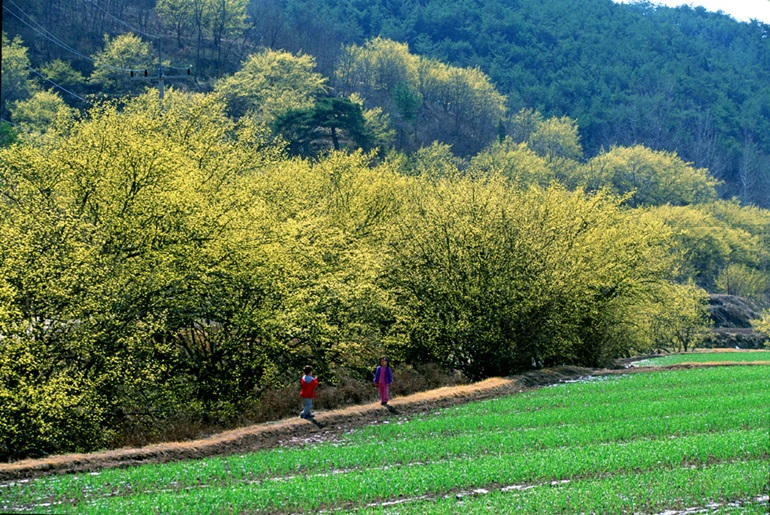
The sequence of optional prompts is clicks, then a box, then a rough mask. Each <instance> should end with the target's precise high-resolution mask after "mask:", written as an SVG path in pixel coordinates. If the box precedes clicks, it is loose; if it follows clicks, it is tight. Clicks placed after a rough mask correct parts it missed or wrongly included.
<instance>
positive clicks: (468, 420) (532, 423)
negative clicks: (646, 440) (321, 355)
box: [341, 386, 770, 443]
mask: <svg viewBox="0 0 770 515" xmlns="http://www.w3.org/2000/svg"><path fill="white" fill-rule="evenodd" d="M640 397H641V396H640ZM569 398H570V401H571V406H568V407H559V408H553V409H542V410H537V411H534V412H529V411H512V412H509V413H504V412H499V411H498V412H497V413H488V412H484V411H481V412H477V413H475V414H468V413H463V411H462V410H454V409H449V410H445V411H444V412H442V415H443V416H441V417H435V416H432V417H420V418H418V419H416V420H413V421H410V422H409V423H408V424H398V423H396V424H381V425H377V426H372V427H369V428H366V429H365V430H362V431H360V432H355V433H353V434H351V435H346V436H345V437H343V438H342V439H341V442H343V443H353V442H355V443H360V442H363V441H366V440H367V439H374V440H381V439H387V438H396V437H407V436H408V437H410V438H420V437H429V438H433V437H435V436H436V435H437V434H439V433H441V434H444V435H445V436H446V435H448V434H457V433H460V432H469V433H475V432H476V431H479V430H482V429H483V430H495V429H497V430H506V429H510V428H512V427H514V428H519V429H521V428H533V429H540V428H544V427H548V426H556V427H558V426H563V425H567V424H578V425H586V424H596V423H601V422H612V421H614V420H618V421H622V420H626V419H628V418H634V419H643V418H653V417H658V418H663V417H667V416H675V415H682V414H692V415H698V414H703V413H718V412H730V411H735V410H742V409H744V408H749V409H750V408H755V409H759V410H761V409H762V408H763V407H765V406H767V405H768V404H770V388H768V387H767V386H765V388H764V389H763V390H760V391H756V392H744V391H740V392H738V393H736V392H730V391H725V390H724V389H722V391H721V392H720V395H713V396H710V397H709V396H704V397H698V398H692V399H681V398H678V397H671V396H669V397H663V398H661V397H660V396H658V397H656V398H655V400H654V401H653V400H648V401H647V402H644V400H643V399H642V400H637V399H635V398H633V397H628V398H626V399H625V400H623V401H618V402H617V403H615V404H600V405H597V404H596V403H594V402H592V401H593V400H594V399H593V398H592V397H590V396H581V395H575V394H570V396H569Z"/></svg>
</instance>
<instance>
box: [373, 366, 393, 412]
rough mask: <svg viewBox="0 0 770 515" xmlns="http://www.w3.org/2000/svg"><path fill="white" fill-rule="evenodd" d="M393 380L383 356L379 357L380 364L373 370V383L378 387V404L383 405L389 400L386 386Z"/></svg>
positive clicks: (391, 372)
mask: <svg viewBox="0 0 770 515" xmlns="http://www.w3.org/2000/svg"><path fill="white" fill-rule="evenodd" d="M392 382H393V371H392V370H391V369H390V362H389V361H388V358H386V357H385V356H383V357H381V358H380V366H378V367H377V369H376V370H375V371H374V384H375V385H376V386H377V387H378V388H379V389H380V404H382V405H383V406H385V405H386V404H388V401H389V400H390V396H389V392H388V387H389V386H390V383H392Z"/></svg>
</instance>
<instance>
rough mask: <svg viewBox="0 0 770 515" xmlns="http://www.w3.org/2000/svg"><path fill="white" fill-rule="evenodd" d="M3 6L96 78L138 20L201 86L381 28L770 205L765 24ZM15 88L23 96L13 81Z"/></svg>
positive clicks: (281, 8) (635, 9) (350, 9)
mask: <svg viewBox="0 0 770 515" xmlns="http://www.w3.org/2000/svg"><path fill="white" fill-rule="evenodd" d="M193 6H197V7H196V8H195V9H193V8H192V7H193ZM3 10H4V12H3V14H4V16H3V31H4V32H5V33H6V34H7V35H8V36H9V38H11V39H12V38H13V37H14V36H16V35H20V36H21V37H22V39H23V40H24V42H25V44H27V45H28V46H29V56H30V60H31V66H32V68H34V69H35V70H36V71H40V70H41V69H43V68H44V65H46V64H50V63H51V62H53V61H54V60H55V59H56V58H61V59H62V60H64V61H65V62H67V63H71V64H72V66H73V67H74V68H75V70H76V71H77V72H79V73H80V74H82V76H81V77H80V78H81V79H82V78H83V77H88V76H89V75H90V74H91V73H92V71H93V65H94V62H93V61H89V60H88V58H87V56H92V55H94V54H95V53H96V52H98V51H100V50H101V49H102V47H103V45H104V43H105V40H104V37H105V35H108V36H109V37H111V38H114V37H115V36H116V35H117V34H121V33H126V32H133V33H135V34H137V35H139V36H140V37H141V38H142V39H143V40H144V41H146V42H149V43H152V44H153V46H154V47H162V52H163V56H164V58H165V59H167V60H169V62H171V63H182V66H183V67H185V66H187V63H193V75H194V76H195V78H196V83H195V86H194V87H197V88H199V89H201V90H208V89H210V88H211V87H212V86H213V84H214V83H215V81H216V80H217V79H219V78H221V77H224V76H227V75H231V74H233V73H234V72H235V71H236V70H238V69H239V68H240V66H241V64H242V62H243V61H244V60H245V59H246V58H247V57H248V56H249V55H250V54H252V53H254V52H256V51H258V50H259V49H260V48H263V47H271V48H274V49H285V50H289V51H291V52H294V53H297V52H303V53H306V54H310V55H312V56H314V58H315V59H316V62H317V63H318V68H319V71H320V72H321V73H322V74H323V75H325V76H327V77H333V74H334V70H335V68H336V66H337V62H338V57H339V55H340V52H341V49H342V48H343V45H349V44H352V43H355V44H359V45H360V44H363V43H364V42H365V41H367V40H370V39H371V38H373V37H376V36H381V37H383V38H387V39H390V40H394V41H397V42H402V43H407V44H408V45H409V50H410V51H411V52H413V53H415V54H418V55H422V56H426V57H430V58H433V59H436V60H439V61H443V62H446V63H448V64H452V65H456V66H463V67H465V66H472V67H478V68H480V69H481V70H482V71H483V72H485V73H486V74H487V75H488V76H489V77H491V79H492V80H493V82H494V83H495V86H496V87H497V90H498V91H500V92H501V93H502V94H504V95H506V97H507V102H508V106H507V107H508V112H509V113H510V114H515V113H517V112H518V111H519V110H520V109H521V108H525V107H526V108H532V109H536V110H538V111H540V112H541V113H542V114H543V115H545V116H546V117H551V116H563V115H566V116H569V117H571V118H573V119H576V120H577V124H578V126H579V129H580V135H581V143H582V146H583V149H584V151H585V157H587V158H588V157H591V156H593V155H595V154H597V153H598V152H599V151H600V150H601V149H602V148H609V147H611V146H613V145H621V146H629V145H632V144H636V143H639V144H643V145H645V146H647V147H650V148H652V149H655V150H667V151H676V152H677V153H678V155H679V156H681V157H682V158H683V159H684V160H686V161H689V162H692V163H694V164H695V166H696V167H704V168H708V169H709V170H710V171H711V173H712V174H713V175H714V176H715V177H717V178H719V179H721V180H723V181H725V184H724V185H723V187H722V194H723V196H725V197H732V196H737V197H738V198H740V199H741V200H742V201H743V202H748V203H755V204H758V205H761V206H765V207H767V206H769V205H770V39H768V33H769V32H770V27H769V26H768V25H766V24H763V23H758V22H752V23H739V22H737V21H735V20H733V19H732V18H730V17H728V16H726V15H722V14H716V13H711V12H707V11H705V10H704V9H703V8H695V9H693V8H689V7H686V6H685V7H678V8H668V7H656V6H654V5H652V4H650V3H638V4H631V5H628V4H615V3H614V2H613V1H612V0H581V1H579V2H575V1H574V0H368V1H363V0H227V1H221V2H214V1H212V0H199V1H196V2H190V1H187V0H157V1H146V0H106V1H96V0H80V1H78V2H63V1H60V0H54V1H41V0H19V1H18V2H8V3H4V5H3ZM65 46H66V48H65ZM68 49H69V50H68ZM159 51H160V49H159V48H154V49H153V52H154V54H155V55H157V53H158V52H159ZM84 57H86V58H84ZM153 59H154V58H153ZM144 66H149V67H150V68H151V70H152V69H154V68H153V67H154V66H155V63H153V62H152V60H149V62H148V64H144ZM51 69H52V66H50V65H49V66H48V68H47V70H49V71H50V70H51ZM54 71H56V70H54ZM175 72H176V73H178V70H175ZM44 75H45V76H46V77H49V78H50V77H51V76H52V74H51V73H45V74H44ZM65 75H66V77H65ZM53 76H54V77H56V78H55V79H54V81H55V82H57V83H59V84H61V83H62V82H61V81H62V80H64V79H65V78H67V79H70V80H68V81H65V85H66V86H67V88H68V89H69V91H70V92H73V93H75V94H78V95H81V96H82V95H84V93H87V92H89V88H90V92H94V89H95V88H97V87H98V88H100V89H99V91H100V92H104V91H105V88H104V86H105V84H98V81H96V82H95V81H93V77H91V78H90V80H89V79H86V80H81V81H80V82H79V83H78V81H77V80H75V79H73V76H72V74H69V75H67V74H63V72H61V69H59V74H58V75H57V74H56V73H54V74H53ZM34 78H35V79H38V77H34ZM97 84H98V86H97ZM47 86H50V85H48V84H47ZM3 88H4V99H11V98H12V97H13V93H12V92H10V93H9V92H8V91H6V84H5V81H4V85H3ZM63 95H64V96H65V97H66V99H67V101H68V102H76V100H75V99H73V98H72V97H71V96H68V95H65V94H63ZM3 113H4V117H5V116H7V111H6V108H5V107H4V108H3ZM456 151H457V149H456Z"/></svg>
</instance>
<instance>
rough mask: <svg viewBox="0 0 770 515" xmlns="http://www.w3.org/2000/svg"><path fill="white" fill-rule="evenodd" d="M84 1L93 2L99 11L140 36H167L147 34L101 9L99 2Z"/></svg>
mask: <svg viewBox="0 0 770 515" xmlns="http://www.w3.org/2000/svg"><path fill="white" fill-rule="evenodd" d="M86 2H88V3H90V4H93V5H94V6H96V8H97V9H99V10H100V11H102V12H103V13H104V14H106V15H107V16H109V17H110V18H112V19H113V20H115V21H117V22H118V23H120V24H121V25H124V26H126V27H128V28H129V29H131V31H132V32H136V33H138V34H141V35H142V36H147V37H148V38H153V39H160V38H162V37H167V36H159V35H157V34H148V33H146V32H144V31H143V30H142V29H139V28H136V27H134V26H133V25H131V24H130V23H128V22H125V21H123V20H121V19H120V18H118V17H117V16H115V15H113V14H112V13H111V12H109V11H107V10H105V9H103V8H102V6H100V5H99V4H97V3H96V2H94V0H83V3H86Z"/></svg>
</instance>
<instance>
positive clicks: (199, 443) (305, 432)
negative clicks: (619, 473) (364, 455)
mask: <svg viewBox="0 0 770 515" xmlns="http://www.w3.org/2000/svg"><path fill="white" fill-rule="evenodd" d="M714 365H719V366H724V365H725V364H724V363H716V364H714ZM705 366H713V365H711V364H698V365H675V366H670V367H644V368H627V369H619V370H593V369H590V368H581V367H558V368H553V369H545V370H538V371H532V372H527V373H524V374H520V375H517V376H511V377H507V378H491V379H487V380H485V381H481V382H479V383H474V384H470V385H462V386H454V387H445V388H439V389H436V390H430V391H427V392H421V393H417V394H413V395H409V396H405V397H399V398H396V399H393V401H391V403H390V405H391V406H390V410H388V409H385V408H384V407H382V406H380V405H379V403H370V404H364V405H357V406H350V407H348V408H344V409H340V410H335V411H325V412H318V413H317V416H316V419H315V421H314V422H313V421H308V420H302V419H299V418H291V419H284V420H280V421H277V422H267V423H264V424H257V425H253V426H248V427H243V428H239V429H234V430H231V431H225V432H222V433H218V434H215V435H212V436H210V437H208V438H203V439H200V440H193V441H185V442H169V443H161V444H156V445H150V446H146V447H140V448H130V449H117V450H112V451H105V452H98V453H89V454H62V455H57V456H50V457H47V458H42V459H34V460H22V461H18V462H15V463H2V464H0V481H10V480H17V479H26V478H33V477H40V476H44V475H49V474H62V473H68V472H86V471H94V470H100V469H105V468H112V467H128V466H133V465H141V464H147V463H167V462H172V461H181V460H189V459H197V458H204V457H209V456H223V455H231V454H241V453H247V452H251V451H255V450H259V449H269V448H274V447H280V446H302V445H305V444H308V443H315V442H319V441H324V440H329V439H332V438H334V437H335V436H336V435H338V434H342V433H344V432H347V431H350V430H351V429H354V428H359V427H363V426H367V425H370V424H374V423H377V422H379V421H383V420H387V419H388V418H392V417H399V416H408V415H415V414H419V413H429V412H430V411H433V410H436V409H441V408H446V407H449V406H453V405H456V404H464V403H467V402H471V401H478V400H483V399H490V398H494V397H501V396H505V395H512V394H516V393H519V392H523V391H527V390H531V389H533V388H538V387H540V386H545V385H550V384H555V383H558V382H560V381H565V380H574V379H578V378H580V377H587V376H601V375H615V374H629V373H639V372H651V371H655V370H671V369H684V368H700V367H705Z"/></svg>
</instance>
